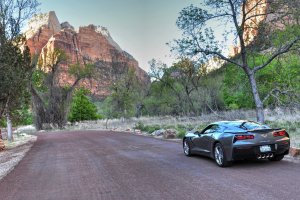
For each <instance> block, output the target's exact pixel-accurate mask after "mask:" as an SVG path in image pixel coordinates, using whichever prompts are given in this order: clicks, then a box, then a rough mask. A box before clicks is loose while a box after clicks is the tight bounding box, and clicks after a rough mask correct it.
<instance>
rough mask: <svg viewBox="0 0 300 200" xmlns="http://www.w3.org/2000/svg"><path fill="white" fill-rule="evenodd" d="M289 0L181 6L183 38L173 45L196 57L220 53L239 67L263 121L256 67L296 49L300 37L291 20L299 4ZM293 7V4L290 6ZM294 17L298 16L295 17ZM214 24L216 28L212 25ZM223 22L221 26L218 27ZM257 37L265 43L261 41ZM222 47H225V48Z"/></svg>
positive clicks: (207, 57) (208, 1)
mask: <svg viewBox="0 0 300 200" xmlns="http://www.w3.org/2000/svg"><path fill="white" fill-rule="evenodd" d="M291 2H292V1H288V0H276V1H272V0H251V1H250V0H239V1H234V0H205V1H204V3H203V4H202V5H201V7H197V6H193V5H191V6H189V7H186V8H184V9H183V10H182V11H181V12H180V15H179V18H178V20H177V26H178V27H179V28H180V29H181V30H182V31H183V39H179V40H176V41H175V42H176V46H175V47H174V50H176V51H178V53H179V54H183V55H186V56H191V57H193V58H194V59H198V60H200V62H207V61H208V60H210V59H212V58H213V57H218V58H220V59H222V60H224V61H226V62H227V63H230V64H233V65H234V66H236V67H238V68H240V69H242V70H243V72H244V73H245V74H246V75H247V79H248V82H249V84H250V86H251V93H252V96H253V100H254V103H255V107H256V116H257V120H258V121H259V122H264V112H263V101H262V98H261V95H260V91H259V88H258V85H257V80H256V73H257V72H258V71H260V70H262V69H264V68H266V67H268V66H269V65H270V63H272V62H273V61H274V60H275V59H276V58H278V57H279V56H280V55H282V54H285V53H287V52H289V51H292V50H294V49H295V48H296V47H297V45H296V44H299V41H300V34H299V28H298V27H299V26H296V25H295V20H293V19H294V17H295V16H297V15H296V14H295V13H299V7H297V8H295V7H291ZM289 8H293V9H289ZM297 20H298V19H297ZM214 27H218V28H214ZM220 27H221V28H220ZM278 28H279V29H280V30H281V29H284V28H289V29H290V31H288V32H287V34H286V35H285V36H283V38H285V39H284V40H282V41H281V42H280V43H278V42H276V41H277V38H278V37H279V36H280V34H282V32H280V31H276V30H278ZM216 29H218V31H219V32H220V31H221V30H223V37H222V38H223V40H220V39H217V37H215V34H216ZM229 34H232V35H233V36H234V37H235V38H236V39H235V42H236V48H234V50H235V52H234V56H227V55H226V54H225V53H224V50H227V49H228V46H226V40H227V39H228V38H227V37H228V35H229ZM259 41H264V44H267V45H263V46H262V45H259ZM224 48H225V49H224ZM263 50H265V52H263V53H261V54H263V55H264V56H263V59H262V62H261V63H260V64H259V65H257V64H256V63H255V62H252V63H253V65H250V64H249V63H250V61H251V60H254V59H255V58H256V56H257V54H258V53H257V52H262V51H263Z"/></svg>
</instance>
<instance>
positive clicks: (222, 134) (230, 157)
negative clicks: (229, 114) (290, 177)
mask: <svg viewBox="0 0 300 200" xmlns="http://www.w3.org/2000/svg"><path fill="white" fill-rule="evenodd" d="M289 149H290V137H289V134H288V133H287V132H286V131H285V130H284V129H271V128H270V127H268V126H267V125H263V124H259V123H257V122H252V121H221V122H215V123H212V124H210V125H208V126H207V127H206V128H205V129H203V130H202V131H196V130H194V131H189V132H187V133H186V135H185V137H184V138H183V152H184V154H185V155H186V156H191V155H193V154H199V155H204V156H208V157H211V158H213V159H215V161H216V163H217V165H218V166H220V167H226V166H228V165H230V164H231V163H232V161H235V160H244V159H269V160H270V161H280V160H282V159H283V157H284V155H286V154H288V153H289Z"/></svg>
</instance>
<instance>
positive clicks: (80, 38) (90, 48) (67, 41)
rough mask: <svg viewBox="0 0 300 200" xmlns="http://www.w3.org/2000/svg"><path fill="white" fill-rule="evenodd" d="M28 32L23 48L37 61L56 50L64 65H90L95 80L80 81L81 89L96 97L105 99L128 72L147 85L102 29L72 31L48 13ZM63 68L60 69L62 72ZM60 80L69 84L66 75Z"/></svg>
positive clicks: (37, 18) (130, 59)
mask: <svg viewBox="0 0 300 200" xmlns="http://www.w3.org/2000/svg"><path fill="white" fill-rule="evenodd" d="M29 28H30V29H29V31H27V32H26V37H27V45H28V47H29V48H30V52H31V54H37V55H39V57H40V59H41V60H45V59H46V58H47V55H48V54H49V53H51V52H53V50H54V49H56V48H59V49H62V50H64V51H65V52H66V54H67V56H68V58H69V63H68V64H74V63H77V62H83V60H88V61H89V62H92V63H94V64H95V66H96V72H95V78H94V79H92V80H84V81H83V82H82V83H81V85H85V86H86V87H88V88H89V89H90V90H91V91H92V93H93V94H95V95H96V96H98V97H105V96H107V95H109V86H110V85H111V84H112V83H113V82H114V81H116V80H117V79H118V77H120V76H121V75H122V74H124V73H125V72H126V71H127V69H129V68H132V69H134V70H135V72H136V75H137V77H138V78H139V79H140V80H141V81H142V83H145V84H148V83H149V82H150V79H149V77H148V75H147V74H146V72H145V71H144V70H143V69H141V68H140V67H139V65H138V62H137V61H136V60H135V59H134V58H133V57H132V56H131V55H130V54H129V53H127V52H125V51H123V50H122V49H121V48H120V47H119V45H118V44H117V43H116V42H115V41H114V40H113V39H112V37H111V36H110V33H109V32H108V30H107V29H106V28H104V27H99V26H95V25H88V26H83V27H79V30H78V31H75V29H74V27H73V26H71V25H70V24H69V23H68V22H63V23H61V24H60V23H59V21H58V19H57V17H56V15H55V12H53V11H51V12H49V13H48V14H43V15H39V16H35V18H34V20H31V22H30V23H29ZM66 67H67V66H62V68H66ZM65 70H66V69H65ZM62 71H64V70H62ZM60 79H61V80H59V81H60V82H61V83H68V82H72V81H73V79H72V77H70V76H69V75H68V74H67V73H61V76H60Z"/></svg>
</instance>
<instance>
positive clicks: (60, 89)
mask: <svg viewBox="0 0 300 200" xmlns="http://www.w3.org/2000/svg"><path fill="white" fill-rule="evenodd" d="M67 61H68V56H67V55H66V53H65V52H64V51H62V50H60V49H55V50H54V51H53V52H48V54H47V56H46V58H44V59H43V58H40V59H39V61H38V64H37V68H36V70H35V72H34V74H33V81H32V84H31V88H30V89H31V94H32V97H33V108H34V111H35V116H34V117H35V120H34V122H35V125H36V128H37V129H38V130H40V129H43V126H44V125H46V124H50V125H54V126H57V127H59V128H62V127H63V126H64V125H65V123H66V122H67V115H68V112H69V108H70V102H71V99H72V93H73V91H74V89H75V88H76V86H77V85H78V84H79V83H80V81H81V80H82V79H84V78H91V75H92V74H93V70H94V65H92V64H88V63H83V64H80V63H76V64H73V65H68V62H67ZM62 74H67V75H69V76H70V77H72V79H70V82H69V83H68V82H67V83H66V80H63V79H62Z"/></svg>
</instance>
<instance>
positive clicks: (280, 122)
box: [66, 108, 300, 147]
mask: <svg viewBox="0 0 300 200" xmlns="http://www.w3.org/2000/svg"><path fill="white" fill-rule="evenodd" d="M265 116H266V124H268V125H270V126H271V127H273V128H285V129H287V131H288V132H289V134H290V136H291V138H292V145H293V146H299V147H300V110H299V109H298V110H297V109H279V108H277V109H275V110H267V109H266V110H265ZM242 119H246V120H253V121H255V120H256V117H255V111H254V110H234V111H222V112H217V113H212V114H203V115H201V116H197V117H173V116H158V117H140V118H130V119H123V120H121V119H112V120H108V122H107V121H106V120H97V121H84V122H80V123H75V124H72V125H68V126H67V127H66V129H98V130H99V129H100V130H105V129H110V130H129V129H131V130H132V129H133V128H134V127H135V126H136V124H138V123H142V124H144V125H148V126H151V125H156V126H160V127H168V126H170V127H177V126H185V127H199V126H200V127H201V126H204V125H206V124H208V123H211V122H214V121H222V120H242ZM106 125H107V127H106Z"/></svg>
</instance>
